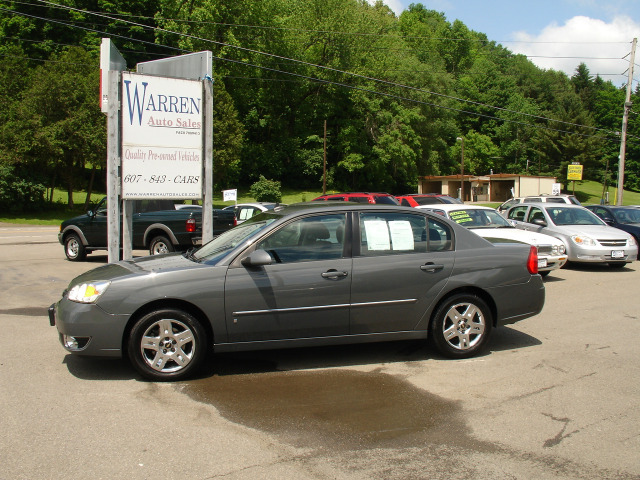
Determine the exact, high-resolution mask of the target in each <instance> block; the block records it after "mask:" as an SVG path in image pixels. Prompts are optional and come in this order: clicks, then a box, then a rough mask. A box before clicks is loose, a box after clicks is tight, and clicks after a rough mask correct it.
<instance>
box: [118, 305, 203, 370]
mask: <svg viewBox="0 0 640 480" xmlns="http://www.w3.org/2000/svg"><path fill="white" fill-rule="evenodd" d="M206 345H207V340H206V333H205V330H204V328H203V327H202V325H201V324H200V322H198V321H197V320H196V319H195V318H194V317H193V316H191V315H189V314H188V313H186V312H184V311H182V310H175V309H161V310H156V311H154V312H151V313H148V314H147V315H145V316H143V317H142V318H140V319H139V320H138V321H137V322H136V323H135V324H134V326H133V328H132V329H131V334H130V335H129V341H128V345H127V353H128V355H129V360H130V361H131V364H132V365H133V367H134V368H135V369H136V370H137V371H138V373H140V375H142V376H143V377H144V378H146V379H148V380H153V381H160V382H163V381H175V380H182V379H183V378H186V377H188V376H190V375H192V374H193V373H194V372H196V371H197V370H198V369H199V368H200V367H201V365H202V363H203V362H204V359H205V358H206V356H207V351H206V350H207V346H206Z"/></svg>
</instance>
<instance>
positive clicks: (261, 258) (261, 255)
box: [240, 250, 273, 267]
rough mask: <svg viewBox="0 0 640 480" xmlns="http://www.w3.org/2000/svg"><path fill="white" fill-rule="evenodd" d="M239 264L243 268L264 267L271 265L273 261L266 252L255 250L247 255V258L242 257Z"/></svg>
mask: <svg viewBox="0 0 640 480" xmlns="http://www.w3.org/2000/svg"><path fill="white" fill-rule="evenodd" d="M240 263H242V265H244V266H245V267H264V266H265V265H271V264H272V263H273V259H272V258H271V255H269V254H268V253H267V252H266V251H264V250H256V251H255V252H253V253H251V254H249V256H248V257H244V258H243V259H242V260H241V261H240Z"/></svg>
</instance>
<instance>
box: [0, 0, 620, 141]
mask: <svg viewBox="0 0 640 480" xmlns="http://www.w3.org/2000/svg"><path fill="white" fill-rule="evenodd" d="M40 1H41V2H42V3H50V2H47V1H45V0H40ZM64 8H66V9H68V10H74V11H80V12H85V13H89V12H86V11H84V10H78V9H75V8H72V7H66V6H65V7H64ZM0 10H4V11H9V12H12V13H16V14H18V15H24V16H27V17H31V18H37V19H40V20H44V21H52V22H54V23H59V24H62V25H65V26H69V27H72V28H80V29H83V30H89V31H92V32H95V33H105V32H101V31H99V30H95V29H89V28H86V27H81V26H77V25H73V24H68V23H65V22H62V21H58V20H54V19H48V18H42V17H38V16H35V15H29V14H24V13H22V12H13V11H11V10H7V9H3V8H0ZM95 15H98V16H100V17H103V18H107V19H112V20H113V18H111V17H109V16H108V15H103V14H95ZM125 22H127V23H131V24H133V25H136V26H140V27H143V28H153V29H155V30H160V31H164V32H165V33H169V34H175V35H179V36H183V37H186V38H192V39H196V40H200V41H204V42H209V43H214V44H218V45H222V46H228V47H231V48H235V49H238V50H242V51H248V52H250V53H255V54H259V55H265V56H268V57H272V58H277V59H281V60H286V61H290V62H294V63H299V64H303V65H306V66H310V67H315V68H320V69H325V70H329V71H333V72H336V73H342V74H346V75H351V76H354V77H357V78H362V79H366V80H371V81H374V82H379V83H383V84H385V85H387V86H395V87H401V88H407V89H410V90H414V91H418V92H421V93H427V94H431V95H435V96H439V97H444V98H448V99H452V100H456V101H461V102H466V103H471V104H474V105H477V106H483V107H487V108H491V109H497V110H500V111H505V112H509V113H514V114H517V115H523V116H527V117H530V118H535V119H540V120H545V121H551V122H556V123H561V124H566V125H570V126H575V127H579V128H587V129H591V130H596V131H602V132H605V133H608V134H612V133H614V132H611V131H609V130H605V129H601V128H597V127H591V126H587V125H581V124H576V123H571V122H565V121H562V120H556V119H552V118H548V117H542V116H538V115H532V114H527V113H523V112H518V111H515V110H509V109H505V108H502V107H495V106H492V105H488V104H484V103H481V102H474V101H471V100H465V99H461V98H457V97H453V96H449V95H444V94H439V93H436V92H430V91H427V90H423V89H419V88H417V87H411V86H408V85H402V84H398V83H394V82H390V81H387V80H381V79H377V78H373V77H367V76H364V75H359V74H355V73H352V72H346V71H343V70H339V69H335V68H332V67H327V66H322V65H316V64H312V63H309V62H304V61H302V60H296V59H290V58H287V57H283V56H279V55H274V54H269V53H267V52H260V51H257V50H253V49H248V48H245V47H240V46H236V45H230V44H226V43H224V42H218V41H215V40H210V39H205V38H200V37H196V36H194V35H189V34H183V33H179V32H173V31H170V30H166V29H162V28H158V27H151V26H148V25H144V24H138V23H135V22H129V21H126V20H125ZM107 35H108V34H107ZM112 36H115V37H118V38H124V39H126V40H130V41H136V42H141V43H147V44H151V45H154V46H161V47H165V48H169V49H173V50H180V51H183V52H188V51H187V50H184V49H179V48H176V47H170V46H167V45H160V44H156V43H152V42H148V41H144V40H137V39H132V38H130V37H124V36H122V35H112ZM215 58H216V59H217V60H221V61H226V62H233V63H237V64H242V65H246V66H251V67H254V68H259V69H263V70H270V71H273V72H277V73H280V74H286V75H291V76H297V77H301V78H304V79H306V80H311V81H315V82H321V83H327V84H333V85H337V86H341V87H346V88H352V89H356V90H361V91H365V92H369V93H375V94H378V95H382V96H387V97H392V98H395V99H400V100H404V101H409V102H413V103H419V104H423V105H430V106H434V107H436V108H443V109H447V110H452V111H457V112H459V113H465V114H469V115H475V116H479V117H484V118H490V119H495V120H498V121H502V122H508V123H515V124H520V125H526V126H530V127H533V128H543V129H547V130H554V131H558V132H562V133H568V134H574V135H579V136H584V137H593V138H595V137H597V136H595V135H588V134H581V133H576V132H570V131H566V130H560V129H554V128H551V127H544V126H539V125H535V124H530V123H526V122H518V121H515V120H509V119H502V118H499V117H494V116H490V115H484V114H480V113H477V112H471V111H466V110H461V109H456V108H453V107H447V106H444V105H439V104H435V103H431V102H423V101H418V100H414V99H409V98H406V97H401V96H399V95H392V94H388V93H384V92H377V91H375V90H370V89H364V88H361V87H355V86H351V85H347V84H343V83H339V82H333V81H329V80H323V79H318V78H314V77H308V76H304V75H299V74H295V73H292V72H287V71H283V70H276V69H272V68H269V67H264V66H260V65H253V64H249V63H247V62H244V61H238V60H232V59H228V58H222V57H215ZM597 138H601V137H597Z"/></svg>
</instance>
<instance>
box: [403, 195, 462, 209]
mask: <svg viewBox="0 0 640 480" xmlns="http://www.w3.org/2000/svg"><path fill="white" fill-rule="evenodd" d="M396 198H397V199H398V202H400V205H402V206H403V207H417V206H419V205H433V204H435V203H462V202H461V201H460V200H459V199H457V198H453V197H450V196H449V195H444V194H440V193H412V194H409V195H399V196H396Z"/></svg>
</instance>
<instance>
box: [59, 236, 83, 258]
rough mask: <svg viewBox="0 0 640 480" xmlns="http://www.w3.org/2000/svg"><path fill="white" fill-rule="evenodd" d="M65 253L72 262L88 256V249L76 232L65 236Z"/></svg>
mask: <svg viewBox="0 0 640 480" xmlns="http://www.w3.org/2000/svg"><path fill="white" fill-rule="evenodd" d="M64 254H65V255H66V256H67V258H68V259H69V260H71V261H72V262H80V261H82V260H84V259H85V258H87V250H86V249H85V248H84V245H83V244H82V240H80V237H79V236H78V235H76V234H75V233H72V234H70V235H68V236H67V238H65V240H64Z"/></svg>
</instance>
